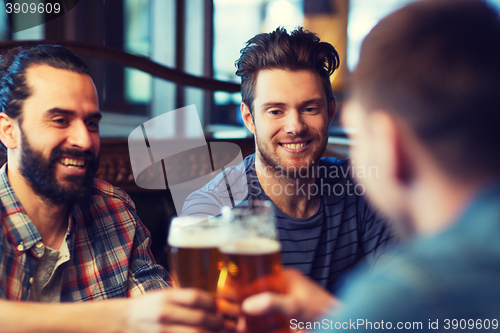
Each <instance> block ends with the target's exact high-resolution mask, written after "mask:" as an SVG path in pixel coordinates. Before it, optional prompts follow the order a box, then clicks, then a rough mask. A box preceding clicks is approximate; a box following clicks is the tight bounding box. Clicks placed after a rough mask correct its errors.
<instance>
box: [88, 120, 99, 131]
mask: <svg viewBox="0 0 500 333" xmlns="http://www.w3.org/2000/svg"><path fill="white" fill-rule="evenodd" d="M87 127H88V128H89V129H90V130H98V129H99V122H97V121H93V120H92V121H88V122H87Z"/></svg>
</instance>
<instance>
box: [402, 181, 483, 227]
mask: <svg viewBox="0 0 500 333" xmlns="http://www.w3.org/2000/svg"><path fill="white" fill-rule="evenodd" d="M487 184H488V180H487V179H473V180H469V181H463V180H458V179H449V178H448V176H447V175H444V174H439V173H437V172H435V173H434V174H432V175H431V176H429V177H426V181H425V183H422V184H421V186H419V187H418V188H417V187H415V188H414V189H413V191H412V192H413V194H412V197H413V200H412V201H413V205H412V211H411V214H412V217H413V218H412V219H413V221H415V227H416V230H417V232H418V233H420V234H427V235H431V234H437V233H440V232H442V231H443V230H445V229H447V228H449V227H451V226H452V225H453V224H454V223H455V222H456V221H457V219H458V218H459V217H460V215H462V214H463V212H464V210H465V209H466V208H467V206H468V205H469V204H470V202H471V201H472V200H473V199H474V197H475V196H476V195H477V194H478V192H479V191H480V190H481V189H482V188H483V187H484V186H486V185H487Z"/></svg>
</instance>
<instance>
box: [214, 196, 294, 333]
mask: <svg viewBox="0 0 500 333" xmlns="http://www.w3.org/2000/svg"><path fill="white" fill-rule="evenodd" d="M230 215H231V218H230V219H231V221H230V228H229V230H230V237H229V238H228V239H227V241H226V242H225V243H224V244H223V245H221V246H220V247H219V249H220V251H221V252H222V255H223V257H224V264H225V267H224V270H223V273H224V274H223V275H221V287H220V289H219V295H220V297H223V298H225V299H229V300H230V301H233V302H235V303H240V304H241V302H243V300H244V299H245V298H247V297H248V296H251V295H255V294H258V293H261V292H265V291H273V292H278V293H283V292H284V290H282V288H283V283H281V268H282V265H281V256H280V251H281V244H280V242H279V241H278V240H277V232H276V223H275V215H274V212H273V209H272V205H271V202H269V201H260V200H254V201H253V202H250V203H248V205H247V206H245V207H236V208H233V209H231V211H230ZM226 272H227V273H226ZM224 275H225V276H224ZM245 319H246V324H247V330H248V333H260V332H274V333H277V332H279V333H282V332H289V331H290V329H289V324H288V322H287V320H286V318H284V317H283V316H281V315H279V314H273V315H269V316H245Z"/></svg>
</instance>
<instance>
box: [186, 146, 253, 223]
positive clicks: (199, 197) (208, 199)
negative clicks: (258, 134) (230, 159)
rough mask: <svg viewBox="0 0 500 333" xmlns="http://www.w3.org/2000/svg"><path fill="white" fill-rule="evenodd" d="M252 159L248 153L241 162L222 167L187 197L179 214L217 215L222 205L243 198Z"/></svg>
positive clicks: (246, 189)
mask: <svg viewBox="0 0 500 333" xmlns="http://www.w3.org/2000/svg"><path fill="white" fill-rule="evenodd" d="M253 161H254V158H253V155H250V156H247V157H246V158H245V159H244V160H243V162H241V163H239V164H237V165H235V166H229V167H227V168H224V170H222V171H221V172H220V173H218V174H217V175H216V176H215V177H214V178H213V179H212V180H210V181H209V182H208V183H207V184H205V185H204V186H203V187H202V188H200V189H199V190H197V191H194V192H193V193H191V194H190V195H189V196H188V197H187V199H186V201H185V202H184V206H183V209H182V213H181V215H210V216H213V215H218V214H220V212H221V208H222V207H224V206H229V207H231V206H232V205H233V204H234V203H237V202H240V201H243V200H245V199H246V197H247V194H248V179H247V174H248V173H249V172H252V171H251V167H252V166H253V163H254V162H253Z"/></svg>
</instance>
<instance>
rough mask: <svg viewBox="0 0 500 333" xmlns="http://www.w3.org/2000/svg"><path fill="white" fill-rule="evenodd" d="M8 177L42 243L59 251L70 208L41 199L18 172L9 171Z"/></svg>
mask: <svg viewBox="0 0 500 333" xmlns="http://www.w3.org/2000/svg"><path fill="white" fill-rule="evenodd" d="M7 176H8V178H9V182H10V184H11V186H12V189H13V190H14V193H15V194H16V196H17V198H18V199H19V202H20V203H21V205H22V206H23V209H24V211H25V212H26V214H27V215H28V216H29V218H30V219H31V221H32V222H33V224H34V225H35V226H36V228H37V230H38V232H39V233H40V235H41V236H42V242H43V243H44V244H45V245H47V246H49V247H51V248H53V249H59V247H60V246H61V243H62V241H63V240H64V236H65V234H66V230H67V228H68V213H69V207H68V206H67V205H55V204H53V203H51V202H50V201H49V200H47V199H44V198H42V197H40V196H39V195H38V194H36V193H35V192H34V191H33V189H32V188H31V186H30V185H29V183H28V182H27V180H26V179H25V178H24V177H23V176H22V175H21V174H20V173H19V172H17V170H12V171H9V170H8V171H7Z"/></svg>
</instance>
